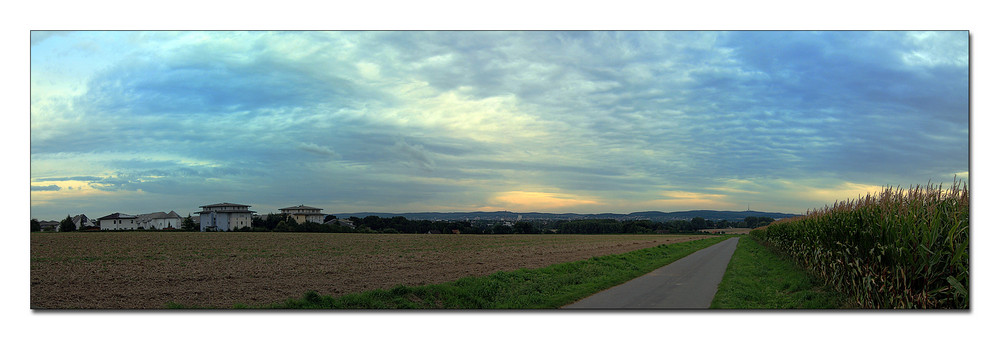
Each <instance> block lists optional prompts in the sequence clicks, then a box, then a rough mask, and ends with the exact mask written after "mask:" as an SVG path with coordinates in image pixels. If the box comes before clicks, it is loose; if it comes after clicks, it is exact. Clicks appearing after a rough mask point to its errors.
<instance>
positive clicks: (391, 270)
mask: <svg viewBox="0 0 1000 340" xmlns="http://www.w3.org/2000/svg"><path fill="white" fill-rule="evenodd" d="M703 237H707V236H688V235H685V236H676V235H393V234H296V233H179V232H177V233H164V232H120V233H114V232H97V233H85V232H81V233H58V234H57V233H31V308H38V309H47V308H98V309H144V308H164V307H165V306H166V304H167V302H171V301H172V302H176V303H180V304H182V305H185V306H201V307H213V308H230V307H232V306H233V305H234V304H237V303H241V304H247V305H262V304H268V303H272V302H278V301H283V300H285V299H287V298H298V297H301V296H302V294H303V293H305V292H306V291H309V290H315V291H317V292H319V293H320V294H324V295H333V296H339V295H344V294H348V293H356V292H362V291H366V290H372V289H377V288H392V287H393V286H396V285H400V284H403V285H411V286H412V285H423V284H432V283H442V282H448V281H453V280H456V279H459V278H462V277H466V276H483V275H488V274H491V273H494V272H497V271H507V270H514V269H518V268H540V267H545V266H549V265H552V264H556V263H562V262H571V261H578V260H584V259H587V258H590V257H594V256H601V255H609V254H620V253H625V252H629V251H633V250H637V249H642V248H648V247H654V246H657V245H660V244H667V243H676V242H684V241H690V240H694V239H699V238H703Z"/></svg>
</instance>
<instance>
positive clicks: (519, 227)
mask: <svg viewBox="0 0 1000 340" xmlns="http://www.w3.org/2000/svg"><path fill="white" fill-rule="evenodd" d="M514 232H515V233H517V234H534V233H535V226H533V225H531V223H529V222H517V223H514Z"/></svg>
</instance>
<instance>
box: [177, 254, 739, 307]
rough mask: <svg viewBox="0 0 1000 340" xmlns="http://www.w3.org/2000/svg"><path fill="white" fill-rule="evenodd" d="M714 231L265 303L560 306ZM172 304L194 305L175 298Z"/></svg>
mask: <svg viewBox="0 0 1000 340" xmlns="http://www.w3.org/2000/svg"><path fill="white" fill-rule="evenodd" d="M726 238H727V237H713V238H707V239H701V240H695V241H690V242H683V243H674V244H666V245H659V246H656V247H652V248H646V249H640V250H636V251H632V252H629V253H625V254H619V255H607V256H600V257H593V258H590V259H587V260H583V261H577V262H569V263H560V264H555V265H551V266H548V267H545V268H538V269H518V270H514V271H507V272H497V273H494V274H491V275H487V276H481V277H466V278H461V279H458V280H456V281H452V282H446V283H442V284H433V285H424V286H415V287H410V286H403V285H400V286H396V287H394V288H392V289H388V290H384V289H377V290H373V291H367V292H362V293H355V294H348V295H343V296H340V297H332V296H324V295H320V294H318V293H316V292H315V291H310V292H307V293H305V295H304V296H303V297H302V298H299V299H288V300H286V301H284V302H282V303H276V304H272V305H265V306H245V305H236V306H234V308H264V309H546V308H559V307H561V306H564V305H567V304H570V303H573V302H575V301H577V300H579V299H582V298H584V297H587V296H590V295H593V294H594V293H597V292H600V291H602V290H604V289H607V288H610V287H614V286H616V285H619V284H621V283H624V282H626V281H628V280H631V279H633V278H636V277H638V276H641V275H643V274H646V273H649V272H651V271H653V270H654V269H656V268H659V267H662V266H664V265H667V264H669V263H671V262H674V261H676V260H678V259H681V258H683V257H685V256H687V255H690V254H691V253H693V252H695V251H698V250H700V249H703V248H706V247H708V246H711V245H713V244H716V243H719V242H721V241H723V240H725V239H726ZM167 308H190V307H185V306H181V305H177V304H169V305H168V306H167Z"/></svg>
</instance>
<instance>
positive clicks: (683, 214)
mask: <svg viewBox="0 0 1000 340" xmlns="http://www.w3.org/2000/svg"><path fill="white" fill-rule="evenodd" d="M331 215H335V216H337V217H338V218H348V217H351V216H355V217H359V218H364V217H366V216H378V217H382V218H392V217H396V216H402V217H405V218H406V219H408V220H431V221H465V220H507V221H513V220H517V219H519V218H520V219H522V220H580V219H614V220H619V221H621V220H652V221H670V220H689V219H692V218H695V217H701V218H704V219H707V220H729V221H742V220H743V219H744V218H746V217H749V216H758V217H770V218H773V219H780V218H786V217H792V216H798V215H796V214H785V213H774V212H763V211H718V210H690V211H675V212H662V211H643V212H634V213H629V214H612V213H602V214H572V213H569V214H550V213H538V212H528V213H518V212H511V211H494V212H484V211H475V212H448V213H440V212H420V213H402V214H393V213H379V212H359V213H337V214H331Z"/></svg>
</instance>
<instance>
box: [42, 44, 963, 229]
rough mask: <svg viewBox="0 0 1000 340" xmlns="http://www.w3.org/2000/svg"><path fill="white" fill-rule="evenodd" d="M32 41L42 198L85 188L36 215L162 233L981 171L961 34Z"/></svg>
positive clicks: (696, 202)
mask: <svg viewBox="0 0 1000 340" xmlns="http://www.w3.org/2000/svg"><path fill="white" fill-rule="evenodd" d="M36 38H37V39H36ZM32 40H33V41H32V79H31V86H32V98H31V163H32V167H31V172H32V174H31V181H32V184H35V185H37V186H47V185H56V186H59V187H60V188H62V189H65V188H68V187H69V186H70V185H72V187H73V188H78V187H82V190H76V189H74V190H58V191H38V190H33V191H32V202H33V203H32V207H33V209H43V210H37V211H44V209H49V210H50V211H58V209H59V207H58V206H57V205H56V203H54V202H59V203H60V204H71V201H70V200H71V199H70V197H83V196H79V195H82V192H86V193H88V194H89V195H97V194H101V195H104V196H100V197H101V198H102V200H106V201H107V202H109V203H108V204H123V206H124V205H125V204H124V203H121V202H122V200H123V199H125V198H126V197H127V199H129V200H131V201H129V202H128V204H132V205H133V206H136V207H140V205H141V204H147V205H151V206H152V205H158V204H161V203H160V202H174V203H171V204H176V205H178V206H174V207H162V208H161V207H156V208H153V209H140V210H164V211H167V210H170V209H183V207H184V204H187V205H190V202H191V201H192V199H193V198H192V197H197V200H206V201H211V200H218V201H239V200H240V197H253V198H254V200H259V201H260V202H249V203H253V204H254V206H255V207H260V208H261V209H267V208H269V207H280V206H288V205H289V204H291V203H289V202H288V201H291V202H316V203H313V204H316V205H321V204H330V205H331V206H330V208H329V209H331V210H341V209H336V207H353V208H357V209H362V210H391V211H403V210H426V209H428V208H423V207H456V208H474V207H486V206H490V207H521V208H524V209H528V210H535V209H531V208H532V207H533V206H532V204H534V205H535V207H537V208H536V209H537V210H543V209H558V210H567V211H568V210H574V209H581V210H588V211H595V212H600V211H606V210H609V209H617V210H620V211H618V212H630V211H632V210H633V207H642V209H645V210H651V209H668V208H673V207H678V208H683V207H710V206H711V207H735V208H738V209H739V208H745V205H746V204H747V203H751V204H753V206H754V207H755V208H756V207H762V208H763V207H773V209H774V210H776V211H788V210H792V211H799V210H804V209H805V208H806V207H810V206H811V205H814V204H822V203H824V202H826V201H824V200H825V199H829V198H832V197H834V196H837V195H842V194H846V193H851V192H855V191H856V190H860V189H864V188H866V187H864V186H868V185H881V184H894V185H895V184H899V185H904V186H905V185H908V184H912V183H925V182H926V181H927V180H928V179H931V180H934V181H948V180H951V178H952V176H953V175H954V174H956V173H959V174H961V173H967V172H968V171H969V168H968V166H969V159H968V137H969V130H968V128H969V125H968V124H969V116H968V112H969V107H968V91H969V88H968V80H969V73H968V52H967V51H968V34H967V32H957V33H954V32H895V31H892V32H863V31H852V32H751V31H747V32H718V31H713V32H689V31H684V32H584V31H574V32H69V33H67V34H64V35H61V36H59V37H58V38H51V37H48V38H46V36H45V34H39V35H38V36H37V37H36V33H35V32H33V34H32ZM84 45H86V46H87V48H82V46H84ZM290 151H292V152H290ZM299 151H302V152H299ZM966 176H967V175H966ZM844 183H853V184H856V185H860V186H862V187H857V188H855V187H852V186H849V185H847V184H844ZM91 186H93V187H94V188H100V189H102V190H98V189H92V190H90V189H88V188H90V187H91ZM665 190H669V191H666V192H665ZM71 192H72V193H73V194H76V195H78V196H70V194H71ZM98 192H99V193H98ZM796 192H800V194H796ZM805 192H808V193H809V194H804V193H805ZM60 195H62V196H60ZM59 197H64V198H65V199H63V200H61V201H60V199H59ZM91 197H93V196H91ZM790 197H794V198H790ZM36 198H37V199H36ZM74 199H77V198H74ZM90 199H92V198H90ZM43 201H44V202H48V203H41V202H43ZM112 202H118V203H112ZM685 202H686V203H685ZM345 210H347V209H345ZM33 211H35V210H33ZM59 214H61V213H59ZM57 215H58V214H57Z"/></svg>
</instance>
